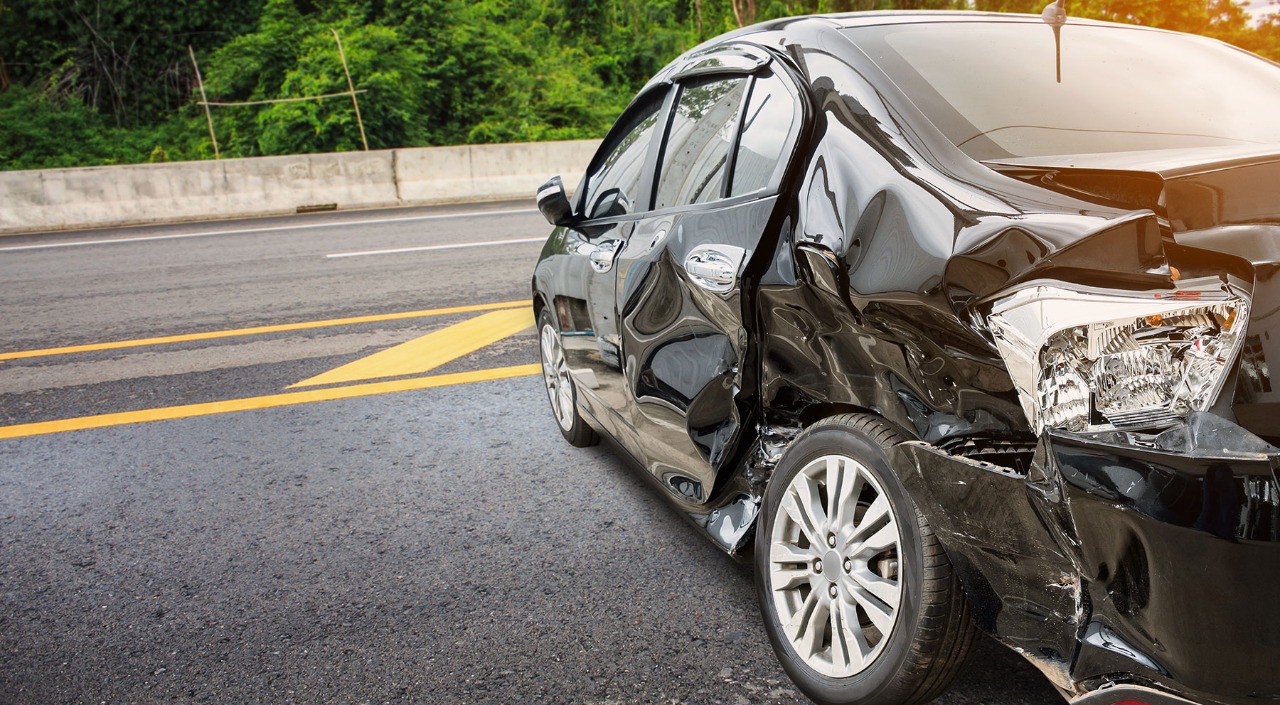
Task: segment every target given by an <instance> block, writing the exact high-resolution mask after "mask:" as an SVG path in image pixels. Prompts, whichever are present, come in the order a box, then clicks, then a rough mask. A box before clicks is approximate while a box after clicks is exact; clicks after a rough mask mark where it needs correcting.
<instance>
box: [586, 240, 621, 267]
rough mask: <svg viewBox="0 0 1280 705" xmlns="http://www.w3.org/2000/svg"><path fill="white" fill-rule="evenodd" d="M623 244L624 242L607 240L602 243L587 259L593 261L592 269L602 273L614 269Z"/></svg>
mask: <svg viewBox="0 0 1280 705" xmlns="http://www.w3.org/2000/svg"><path fill="white" fill-rule="evenodd" d="M622 244H623V243H622V240H605V241H604V242H602V243H600V245H599V246H598V247H596V248H595V249H594V250H592V251H591V254H589V255H587V259H589V260H591V268H592V269H594V270H596V271H597V272H602V273H603V272H607V271H609V270H610V269H613V260H614V259H615V258H617V256H618V250H620V249H622Z"/></svg>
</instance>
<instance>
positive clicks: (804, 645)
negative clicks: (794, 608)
mask: <svg viewBox="0 0 1280 705" xmlns="http://www.w3.org/2000/svg"><path fill="white" fill-rule="evenodd" d="M830 604H831V603H830V602H829V601H828V599H826V597H825V596H823V595H821V593H819V592H818V591H817V590H814V591H813V592H811V593H809V597H808V599H806V600H805V601H804V606H803V607H802V608H801V609H800V612H799V613H798V614H797V615H796V617H797V618H798V620H803V621H802V623H801V624H800V625H799V627H800V629H799V631H798V632H797V633H796V637H795V639H793V640H792V643H794V644H795V646H796V651H798V652H799V653H800V655H801V656H803V657H805V658H812V657H813V656H816V655H818V653H819V652H820V651H821V650H822V636H823V634H824V633H826V627H827V614H828V612H829V611H830V609H831V607H830Z"/></svg>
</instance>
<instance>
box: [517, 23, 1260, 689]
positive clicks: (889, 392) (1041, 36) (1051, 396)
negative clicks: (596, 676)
mask: <svg viewBox="0 0 1280 705" xmlns="http://www.w3.org/2000/svg"><path fill="white" fill-rule="evenodd" d="M538 202H539V208H540V209H541V211H542V212H543V213H544V214H545V215H546V217H547V218H548V220H549V221H551V222H552V224H554V225H555V226H556V228H555V230H554V232H553V233H552V234H551V237H550V239H549V240H548V241H547V244H546V246H545V248H544V249H543V251H542V255H541V258H540V259H539V261H538V263H537V267H536V270H535V273H534V276H533V303H534V306H535V311H536V315H537V320H538V328H539V343H540V350H541V355H542V365H543V370H544V373H545V374H544V378H545V382H546V388H547V392H548V395H549V398H550V400H551V406H552V410H553V412H554V415H555V419H556V421H557V422H558V423H559V426H560V430H561V431H562V433H563V435H564V437H565V438H566V439H567V440H568V441H569V442H570V443H573V444H574V445H578V446H585V445H589V444H592V443H595V442H596V441H597V440H598V439H599V437H600V436H601V435H603V436H606V437H608V438H609V439H610V440H611V441H612V442H613V443H614V445H616V446H617V447H618V448H619V449H621V451H623V453H624V454H625V455H626V456H629V458H630V459H631V460H633V461H634V462H635V464H636V465H638V466H639V467H640V468H642V469H643V471H644V472H643V474H644V475H645V476H646V477H648V478H649V479H651V480H652V481H653V484H654V485H655V486H656V487H657V488H659V489H658V491H659V492H660V493H661V494H663V495H664V496H665V497H666V499H668V500H670V501H671V502H672V503H673V504H674V505H675V506H676V507H677V508H678V509H679V511H680V512H681V513H683V514H684V515H685V516H687V517H688V518H689V519H690V520H691V521H692V522H693V523H694V524H695V525H696V526H697V527H699V528H700V529H701V530H702V531H703V532H705V534H706V535H707V536H708V537H709V538H710V539H711V540H712V541H713V542H715V543H716V544H717V545H719V546H720V547H721V548H722V549H724V551H726V552H727V553H730V554H734V555H737V556H741V557H743V558H744V559H746V560H751V561H753V562H754V574H755V581H756V586H757V593H758V596H759V600H760V606H761V610H762V613H763V618H764V623H765V627H766V630H767V632H768V634H769V637H770V639H771V641H772V643H773V647H774V649H775V651H776V652H777V654H778V657H779V659H780V661H781V663H782V665H783V666H784V668H785V669H786V671H787V672H788V674H789V675H790V676H791V677H792V679H794V681H795V682H796V683H797V685H798V686H799V687H800V688H801V689H802V690H803V691H804V692H805V693H806V694H807V695H808V696H809V697H811V698H813V699H814V700H816V701H819V702H823V703H858V704H862V705H873V704H874V705H887V704H897V703H921V702H925V701H927V700H929V699H931V698H933V697H936V696H938V695H940V694H941V693H942V692H944V691H945V690H946V688H947V687H948V685H949V683H951V681H952V680H953V679H954V677H955V675H956V674H957V672H958V671H959V670H960V667H961V666H962V665H963V664H964V662H965V657H966V654H967V653H968V651H969V647H970V644H971V643H972V641H973V639H974V638H975V635H977V634H979V633H980V632H986V633H987V634H990V635H992V636H994V637H995V638H996V639H997V640H999V641H1000V642H1002V643H1004V644H1005V645H1007V646H1009V647H1010V648H1013V649H1015V650H1016V651H1017V652H1018V653H1020V654H1021V655H1023V656H1024V657H1025V658H1027V659H1028V660H1029V661H1031V662H1032V663H1033V664H1034V665H1035V666H1037V667H1038V668H1039V669H1040V670H1041V671H1042V672H1043V673H1044V674H1045V676H1046V677H1047V678H1048V679H1049V680H1050V681H1051V682H1052V683H1053V684H1054V686H1055V687H1056V688H1057V689H1058V690H1059V691H1060V692H1061V693H1062V695H1063V697H1064V698H1065V699H1066V700H1067V701H1069V702H1071V703H1078V704H1081V705H1083V704H1086V703H1087V704H1089V705H1116V704H1118V703H1125V704H1126V705H1144V704H1145V705H1167V704H1170V703H1183V704H1185V703H1199V704H1200V705H1210V704H1217V705H1246V704H1250V705H1252V704H1256V703H1260V702H1263V701H1266V702H1274V701H1277V700H1280V675H1278V673H1280V668H1278V666H1280V486H1278V485H1277V470H1276V468H1277V467H1280V382H1275V383H1273V382H1272V380H1271V376H1270V368H1269V362H1268V360H1269V358H1271V357H1272V356H1280V276H1277V272H1278V271H1280V66H1277V65H1276V64H1273V63H1271V62H1269V61H1266V60H1264V59H1261V58H1259V57H1257V56H1254V55H1252V54H1249V53H1246V52H1243V51H1240V50H1237V49H1234V48H1232V47H1230V46H1227V45H1225V44H1222V43H1219V42H1216V41H1212V40H1208V39H1204V38H1201V37H1195V36H1190V35H1185V34H1178V33H1173V32H1166V31H1159V30H1153V29H1148V28H1142V27H1135V26H1125V25H1116V24H1107V23H1099V22H1091V21H1083V20H1078V19H1075V18H1071V17H1067V16H1066V13H1064V12H1063V11H1062V8H1061V3H1057V4H1055V5H1053V6H1051V7H1050V8H1048V9H1047V10H1046V11H1045V13H1044V15H1043V16H1023V15H1000V14H980V13H869V14H850V15H833V16H817V17H807V18H793V19H787V20H780V21H775V22H771V23H765V24H762V25H757V26H754V27H749V28H746V29H743V30H739V31H737V32H734V33H731V34H728V35H725V36H722V37H719V38H717V39H715V40H713V41H711V42H708V43H706V44H703V45H702V46H699V47H697V48H695V49H693V50H691V51H690V52H688V53H686V54H685V55H684V56H682V57H680V58H679V59H677V60H676V61H674V62H673V63H671V64H670V65H669V66H668V67H666V68H665V69H664V70H663V71H662V72H660V73H659V74H658V75H657V76H656V77H654V78H653V79H652V81H651V82H650V83H649V84H648V85H647V86H646V87H645V88H644V90H643V91H642V92H641V93H640V94H639V95H638V96H637V97H636V98H635V100H634V101H633V102H632V104H631V105H630V107H628V108H627V110H626V111H625V112H624V113H623V115H622V116H621V118H620V119H619V120H618V122H617V124H616V125H615V126H614V128H613V130H612V131H611V132H610V133H609V135H608V136H607V137H606V138H605V140H604V142H603V144H602V146H601V148H600V150H599V153H598V154H597V155H596V156H595V158H594V160H593V161H592V163H591V165H590V166H589V168H588V170H587V172H586V174H585V176H584V177H583V178H582V181H581V183H580V184H579V185H578V187H577V188H576V190H575V191H574V193H573V197H572V200H571V199H570V198H569V197H568V196H567V195H566V192H565V189H564V187H563V184H562V182H561V181H560V179H559V178H558V177H557V178H555V179H552V180H551V181H550V182H548V183H547V184H546V185H545V186H544V187H543V188H542V189H540V191H539V193H538ZM1272 333H1275V334H1276V335H1275V336H1274V337H1273V336H1272ZM1277 359H1280V358H1277Z"/></svg>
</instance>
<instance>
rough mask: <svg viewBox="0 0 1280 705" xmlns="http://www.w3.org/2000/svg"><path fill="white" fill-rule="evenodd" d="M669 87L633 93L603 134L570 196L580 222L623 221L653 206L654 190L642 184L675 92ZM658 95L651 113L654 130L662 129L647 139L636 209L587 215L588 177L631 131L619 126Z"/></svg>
mask: <svg viewBox="0 0 1280 705" xmlns="http://www.w3.org/2000/svg"><path fill="white" fill-rule="evenodd" d="M671 89H672V84H670V83H660V84H657V85H656V86H653V87H652V88H650V89H649V90H647V91H644V92H642V93H640V95H638V96H636V97H635V98H634V99H633V100H632V101H631V104H630V105H629V106H627V109H626V110H624V111H623V112H622V115H621V116H619V117H618V120H617V121H616V122H614V124H613V127H612V128H610V130H609V133H608V134H607V135H605V138H604V139H603V140H602V141H601V143H600V147H599V149H597V150H596V153H595V156H593V157H592V158H591V163H590V164H588V165H587V170H586V172H585V173H583V175H582V183H581V184H579V186H578V190H577V191H576V192H575V193H574V195H573V200H574V203H573V212H574V214H575V216H576V218H577V219H578V220H579V221H581V222H583V223H608V222H614V221H621V220H626V219H627V218H629V217H631V216H632V215H635V214H640V213H646V212H648V209H649V208H650V207H651V206H652V205H653V189H652V188H649V189H648V190H647V191H646V189H645V187H644V184H645V179H646V178H647V179H649V180H650V182H652V181H653V161H652V159H653V147H654V144H655V143H658V142H663V141H665V133H666V127H665V126H664V122H665V120H666V119H668V117H667V115H668V113H669V111H670V107H671V96H672V94H673V93H675V92H676V91H673V90H671ZM659 95H662V100H661V102H660V103H659V104H658V108H657V110H656V111H655V112H654V114H655V115H656V116H657V121H656V122H655V123H654V129H655V130H661V132H659V133H658V134H657V135H656V139H652V140H650V141H649V146H648V148H647V151H646V152H645V163H644V168H643V169H641V171H640V183H639V185H638V188H639V189H640V190H639V193H638V195H637V197H636V205H635V209H634V210H633V211H632V212H631V213H628V214H626V215H623V216H611V217H609V218H588V217H587V196H588V194H587V186H588V184H589V183H590V181H591V177H592V176H593V175H594V174H595V173H596V171H597V170H598V169H599V167H600V166H601V164H602V162H603V161H604V160H605V159H608V158H609V155H610V154H613V149H614V147H616V146H617V143H618V141H619V140H621V139H622V138H624V137H626V136H627V135H628V134H630V130H627V131H625V132H624V131H623V129H622V127H621V126H622V125H625V124H627V123H628V122H629V118H631V117H633V116H634V115H635V113H637V112H641V111H643V110H646V109H647V108H648V107H649V106H650V105H652V104H653V102H658V96H659Z"/></svg>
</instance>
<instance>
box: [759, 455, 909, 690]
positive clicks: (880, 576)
mask: <svg viewBox="0 0 1280 705" xmlns="http://www.w3.org/2000/svg"><path fill="white" fill-rule="evenodd" d="M901 541H902V537H901V534H900V532H899V529H898V519H897V516H896V515H895V513H894V510H893V506H892V504H891V503H890V501H889V498H888V496H887V495H886V494H885V491H884V489H883V487H882V486H881V484H880V482H879V480H878V479H877V478H876V477H875V475H874V473H872V472H871V471H869V470H868V469H867V467H866V466H864V465H863V464H862V463H860V462H858V461H857V460H854V459H852V458H849V457H846V456H843V455H826V456H823V457H820V458H817V459H815V460H813V461H812V462H810V463H809V464H807V465H806V466H805V467H804V468H803V469H802V470H801V471H800V472H798V473H796V475H795V477H793V478H792V479H791V482H790V483H789V484H788V485H787V487H786V490H785V493H784V495H783V497H782V502H781V504H780V506H779V511H778V516H777V519H776V521H775V522H774V524H773V531H772V535H771V537H770V543H769V548H768V550H769V585H770V592H771V596H772V600H773V605H774V609H775V610H776V611H777V615H778V619H779V621H780V623H781V626H782V629H783V632H784V633H785V635H786V638H787V640H788V641H789V642H790V644H791V646H792V648H794V649H795V652H796V654H797V655H799V656H800V658H802V659H803V660H804V661H805V663H807V664H808V665H809V667H811V668H812V669H813V670H815V671H817V672H818V673H820V674H822V675H825V676H828V677H831V678H845V677H848V676H853V675H856V674H858V673H861V672H862V671H864V670H866V669H867V668H868V667H870V666H871V664H872V663H874V662H875V660H876V658H877V657H878V656H879V655H880V653H881V652H882V651H883V649H884V647H885V645H886V644H887V643H888V642H889V636H890V634H891V633H892V632H893V629H894V625H895V623H896V621H897V616H898V606H899V603H900V602H901V599H902V580H901V578H902V576H901V574H900V571H901V566H900V561H899V546H900V544H901Z"/></svg>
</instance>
